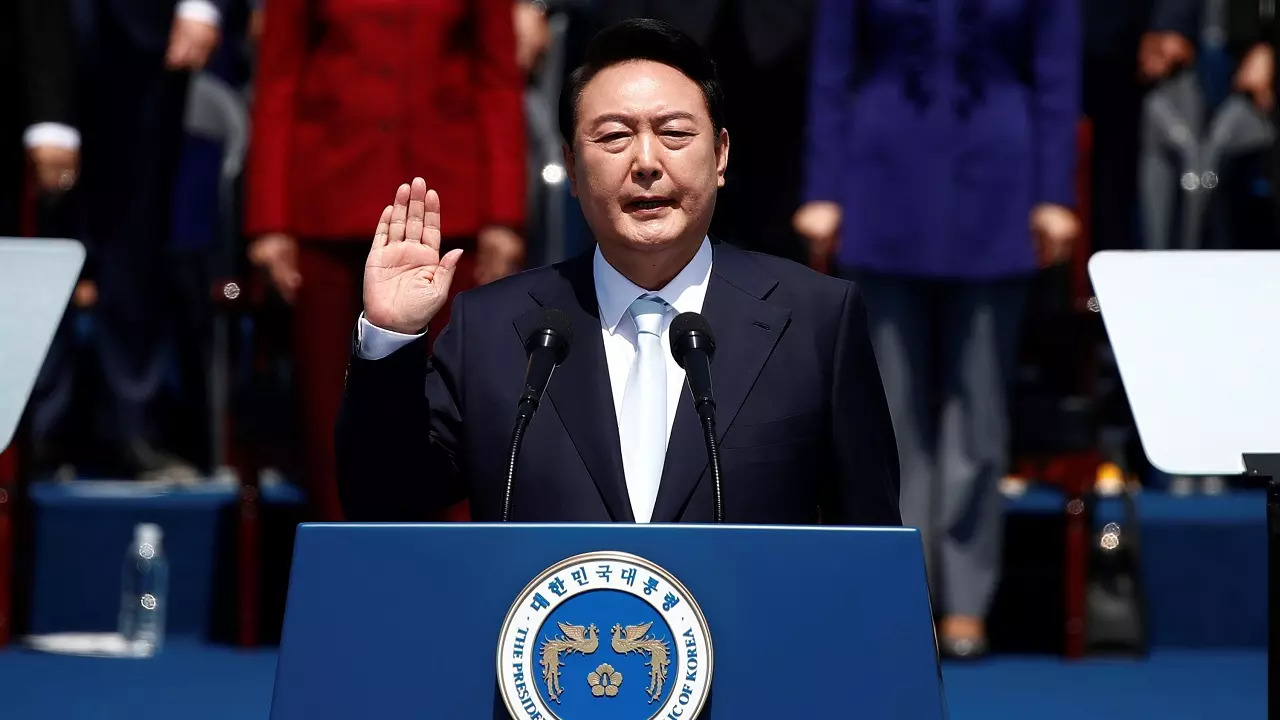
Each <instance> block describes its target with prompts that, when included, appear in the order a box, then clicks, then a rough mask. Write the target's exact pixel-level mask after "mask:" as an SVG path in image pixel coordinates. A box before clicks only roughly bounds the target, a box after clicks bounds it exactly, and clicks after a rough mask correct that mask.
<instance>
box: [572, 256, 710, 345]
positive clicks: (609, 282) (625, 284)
mask: <svg viewBox="0 0 1280 720" xmlns="http://www.w3.org/2000/svg"><path fill="white" fill-rule="evenodd" d="M711 255H712V253H711V241H710V240H709V239H708V238H706V237H704V238H702V245H701V246H700V247H699V248H698V252H697V254H695V255H694V256H693V259H692V260H690V261H689V264H688V265H685V266H684V269H683V270H681V271H680V272H679V273H678V274H677V275H676V276H675V277H674V278H672V279H671V282H669V283H667V284H666V286H665V287H663V288H661V289H660V290H658V291H656V292H652V293H651V292H650V291H648V290H645V289H644V288H642V287H640V286H639V285H636V284H635V283H633V282H631V281H630V280H628V279H627V278H626V276H624V275H623V274H622V273H620V272H618V271H617V269H615V268H614V267H613V266H612V265H610V264H609V262H608V261H607V260H605V259H604V255H603V254H602V253H601V252H600V246H599V245H597V246H596V252H595V259H594V262H593V272H594V274H595V281H596V302H597V303H599V305H600V322H601V323H602V324H603V326H604V328H605V329H606V330H608V331H609V333H610V334H612V333H613V332H615V331H616V330H617V327H618V323H619V322H621V321H622V316H623V315H625V314H626V312H627V308H629V307H631V303H632V301H634V300H635V299H636V298H638V297H640V296H641V295H649V294H652V295H657V296H658V297H660V298H662V299H663V300H665V301H666V302H667V304H668V305H670V306H671V307H673V308H675V311H676V313H677V314H679V313H684V312H702V301H703V299H704V298H705V297H706V294H707V280H708V279H709V278H710V277H711Z"/></svg>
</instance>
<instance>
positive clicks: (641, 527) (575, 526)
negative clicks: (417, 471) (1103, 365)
mask: <svg viewBox="0 0 1280 720" xmlns="http://www.w3.org/2000/svg"><path fill="white" fill-rule="evenodd" d="M298 528H299V529H303V528H307V529H342V528H350V529H357V528H358V529H364V530H369V529H379V530H390V529H405V528H432V529H446V528H447V529H460V528H489V529H493V528H506V529H512V530H537V529H556V530H622V531H623V532H645V531H647V530H652V529H655V528H659V529H664V530H753V531H768V532H860V533H866V532H877V533H884V532H890V533H918V532H919V530H918V529H917V528H913V527H884V526H864V525H753V524H734V523H723V524H714V523H574V522H564V523H514V522H509V523H502V522H421V523H412V522H386V523H378V522H340V523H324V522H306V523H299V524H298Z"/></svg>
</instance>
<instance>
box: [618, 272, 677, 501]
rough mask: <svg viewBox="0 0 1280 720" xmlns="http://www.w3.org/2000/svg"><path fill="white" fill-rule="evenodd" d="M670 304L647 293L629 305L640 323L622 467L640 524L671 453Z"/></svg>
mask: <svg viewBox="0 0 1280 720" xmlns="http://www.w3.org/2000/svg"><path fill="white" fill-rule="evenodd" d="M668 307H669V306H668V305H667V304H666V303H665V302H663V301H662V300H661V299H660V298H656V297H653V296H651V295H642V296H641V297H639V298H637V299H636V300H635V301H634V302H632V303H631V307H629V308H627V312H628V313H629V314H630V316H631V319H632V320H633V321H634V322H635V325H636V358H635V362H633V363H632V364H631V372H630V374H628V375H627V390H626V394H624V395H623V399H622V417H621V418H619V420H620V422H619V427H620V429H621V439H622V467H623V472H624V473H625V474H626V478H627V493H628V494H629V495H630V497H631V511H632V512H633V513H634V514H635V516H636V522H649V521H650V519H652V517H653V505H654V502H655V501H656V500H657V498H658V484H659V483H660V482H661V481H662V465H663V461H664V460H665V459H666V456H667V357H666V353H664V352H663V349H662V319H663V317H664V316H665V315H666V312H667V308H668Z"/></svg>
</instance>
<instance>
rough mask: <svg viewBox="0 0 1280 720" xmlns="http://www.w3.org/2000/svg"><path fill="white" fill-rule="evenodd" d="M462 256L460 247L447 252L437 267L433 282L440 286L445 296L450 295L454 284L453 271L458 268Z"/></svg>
mask: <svg viewBox="0 0 1280 720" xmlns="http://www.w3.org/2000/svg"><path fill="white" fill-rule="evenodd" d="M461 258H462V250H461V249H460V248H458V249H454V250H450V251H449V252H447V253H445V256H444V257H442V258H440V265H439V267H437V268H436V273H435V275H434V276H433V277H432V278H431V284H432V285H434V286H436V287H438V288H440V293H441V294H442V295H443V296H445V297H448V295H449V286H450V285H452V284H453V273H454V271H456V270H457V269H458V260H460V259H461Z"/></svg>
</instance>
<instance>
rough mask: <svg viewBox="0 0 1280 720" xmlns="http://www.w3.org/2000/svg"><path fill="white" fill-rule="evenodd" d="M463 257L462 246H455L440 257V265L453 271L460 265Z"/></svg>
mask: <svg viewBox="0 0 1280 720" xmlns="http://www.w3.org/2000/svg"><path fill="white" fill-rule="evenodd" d="M461 259H462V248H455V249H453V250H450V251H449V252H447V253H445V254H444V257H442V258H440V267H441V269H443V270H445V271H446V272H453V269H454V268H456V267H458V261H459V260H461Z"/></svg>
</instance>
